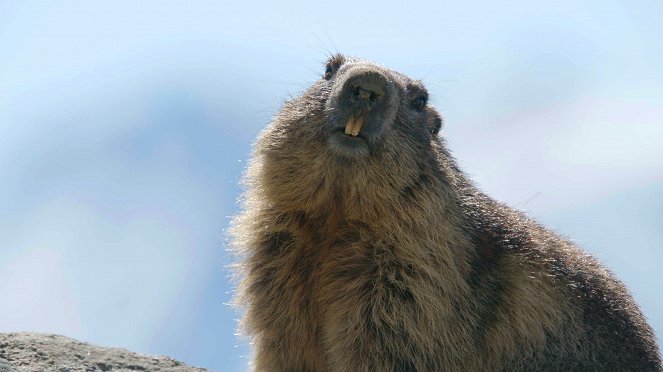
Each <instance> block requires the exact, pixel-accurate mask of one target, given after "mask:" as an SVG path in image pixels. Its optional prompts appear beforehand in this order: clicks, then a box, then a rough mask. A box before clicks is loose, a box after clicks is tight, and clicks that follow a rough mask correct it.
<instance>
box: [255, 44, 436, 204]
mask: <svg viewBox="0 0 663 372" xmlns="http://www.w3.org/2000/svg"><path fill="white" fill-rule="evenodd" d="M441 126H442V118H441V116H440V114H439V113H438V112H437V111H436V110H435V109H434V108H433V107H431V106H430V105H429V104H428V92H427V91H426V88H425V87H424V86H423V84H422V83H421V82H419V81H417V80H413V79H410V78H409V77H407V76H405V75H403V74H400V73H398V72H395V71H391V70H389V69H387V68H384V67H382V66H379V65H376V64H374V63H371V62H367V61H363V60H360V59H356V58H350V57H345V56H342V55H335V56H333V57H331V58H330V59H329V61H328V62H327V65H326V68H325V70H324V73H323V74H322V76H321V78H320V79H319V80H317V81H316V82H315V83H314V84H313V85H312V86H311V87H310V88H309V89H308V90H307V91H305V92H304V93H303V94H302V95H301V96H300V97H297V98H294V99H292V100H290V101H287V102H286V103H285V105H284V107H283V109H282V110H281V112H280V113H278V114H277V115H276V117H275V119H274V120H273V121H272V123H271V124H270V125H269V126H268V127H267V129H266V130H265V131H264V132H263V133H262V134H261V136H260V139H259V140H258V142H257V144H256V152H255V154H254V163H253V164H254V165H253V166H252V168H253V169H250V170H249V181H250V179H251V178H252V177H254V178H255V177H259V179H256V180H255V181H257V182H255V185H260V187H261V188H264V189H263V190H262V191H263V192H264V193H265V195H264V196H265V197H268V198H271V199H272V200H270V203H278V204H279V205H282V206H289V207H294V206H296V207H295V209H305V210H309V209H311V208H313V209H316V208H318V209H319V208H320V207H330V206H331V204H332V203H334V205H335V206H336V207H339V206H340V207H342V204H343V203H342V202H343V201H344V200H347V199H351V200H352V201H351V202H350V203H351V204H352V203H354V205H358V204H362V203H363V202H366V203H369V204H370V203H379V202H389V199H393V198H394V197H396V196H397V195H398V194H399V193H402V192H403V190H404V189H406V188H407V187H409V186H410V185H412V184H414V183H417V182H418V180H419V181H420V179H421V177H427V178H428V179H430V178H436V177H434V176H433V175H431V173H438V172H435V171H434V170H433V171H432V168H439V166H440V164H439V160H440V159H441V158H442V157H444V156H441V155H443V154H446V152H445V151H444V149H443V146H442V142H441V141H440V139H439V138H438V132H439V130H440V127H441ZM339 203H340V204H341V205H339ZM366 206H367V205H366Z"/></svg>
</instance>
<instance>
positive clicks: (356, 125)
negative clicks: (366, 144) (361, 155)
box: [352, 116, 364, 137]
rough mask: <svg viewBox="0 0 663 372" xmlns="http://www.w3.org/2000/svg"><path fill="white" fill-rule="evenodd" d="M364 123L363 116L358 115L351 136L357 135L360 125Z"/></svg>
mask: <svg viewBox="0 0 663 372" xmlns="http://www.w3.org/2000/svg"><path fill="white" fill-rule="evenodd" d="M363 125H364V117H363V116H359V117H357V118H356V119H355V125H354V127H353V128H352V137H357V136H358V135H359V131H360V130H361V127H362V126H363Z"/></svg>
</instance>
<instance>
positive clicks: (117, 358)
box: [0, 333, 209, 372]
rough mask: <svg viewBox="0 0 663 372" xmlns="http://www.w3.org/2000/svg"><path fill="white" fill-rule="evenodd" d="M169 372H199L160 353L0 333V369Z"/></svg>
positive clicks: (11, 371)
mask: <svg viewBox="0 0 663 372" xmlns="http://www.w3.org/2000/svg"><path fill="white" fill-rule="evenodd" d="M24 371H25V372H27V371H49V372H50V371H57V372H79V371H86V372H88V371H90V372H91V371H134V372H135V371H169V372H194V371H197V372H202V371H209V370H207V369H203V368H195V367H189V366H187V365H185V364H184V363H181V362H178V361H176V360H173V359H171V358H168V357H163V356H148V355H141V354H137V353H133V352H131V351H128V350H124V349H117V348H107V347H100V346H95V345H90V344H88V343H84V342H79V341H76V340H73V339H71V338H67V337H63V336H57V335H48V334H40V333H2V334H0V372H24Z"/></svg>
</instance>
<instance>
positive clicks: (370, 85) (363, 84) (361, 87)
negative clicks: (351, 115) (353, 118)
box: [346, 71, 387, 111]
mask: <svg viewBox="0 0 663 372" xmlns="http://www.w3.org/2000/svg"><path fill="white" fill-rule="evenodd" d="M346 84H347V85H346V89H349V90H350V101H351V102H352V104H353V106H355V108H356V109H360V110H362V111H364V110H369V111H370V110H371V109H372V108H373V106H374V105H375V104H376V103H378V102H380V101H381V100H383V99H384V95H385V92H386V85H387V79H386V78H385V77H384V75H382V74H381V73H379V72H376V71H361V72H358V73H357V75H356V76H353V77H351V78H349V79H348V81H347V83H346Z"/></svg>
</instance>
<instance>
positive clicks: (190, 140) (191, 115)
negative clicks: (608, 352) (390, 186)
mask: <svg viewBox="0 0 663 372" xmlns="http://www.w3.org/2000/svg"><path fill="white" fill-rule="evenodd" d="M661 19H663V3H661V2H660V1H658V0H642V1H640V0H636V1H612V0H602V1H585V2H577V1H571V0H568V1H555V2H532V1H506V2H505V1H501V2H492V1H473V0H470V1H456V2H445V1H430V2H422V3H418V2H400V3H393V4H391V3H385V2H382V3H380V4H369V3H368V2H343V1H336V2H326V3H320V4H314V3H312V2H309V1H301V2H296V1H295V2H289V3H282V2H273V3H269V2H264V3H261V2H251V1H241V2H237V1H235V2H225V1H181V2H176V1H174V2H161V1H141V2H135V1H113V2H90V1H68V2H48V3H47V2H36V1H35V2H24V1H9V2H8V1H1V0H0V332H11V331H37V332H50V333H59V334H63V335H66V336H70V337H75V338H78V339H81V340H85V341H89V342H93V343H96V344H100V345H104V346H114V347H124V348H128V349H131V350H133V351H137V352H141V353H149V354H166V355H169V356H171V357H174V358H176V359H179V360H182V361H184V362H186V363H188V364H192V365H196V366H201V367H207V368H212V369H214V370H217V371H243V370H246V366H247V363H248V354H249V348H248V346H247V342H246V340H243V339H241V338H238V337H236V335H235V332H236V331H235V328H236V319H237V318H238V317H239V314H238V313H237V312H236V311H235V310H233V309H232V308H231V307H230V306H229V305H228V302H229V301H230V298H231V295H232V283H231V281H230V272H229V270H228V269H227V266H228V265H229V264H230V263H231V262H232V257H231V256H230V255H229V254H228V253H227V252H226V250H225V249H226V247H225V229H226V228H227V225H228V222H229V219H230V216H232V215H234V214H235V213H237V211H238V203H237V198H238V197H239V195H240V193H241V187H240V185H239V181H240V179H241V174H242V171H243V169H244V167H245V164H246V160H247V158H248V157H249V154H250V149H251V144H252V142H253V141H254V139H255V138H256V136H257V134H258V133H259V131H260V130H261V128H263V127H264V126H265V125H266V124H267V123H268V122H269V120H270V117H272V115H273V114H274V113H275V112H276V111H277V110H278V109H279V108H280V106H281V104H282V102H283V100H284V99H286V98H287V97H289V96H291V95H297V94H299V93H300V92H302V91H303V90H304V89H305V88H306V87H307V86H308V85H310V84H311V83H312V82H314V81H315V80H316V79H318V78H319V77H320V76H321V75H322V74H323V73H324V62H325V60H326V58H327V57H328V56H329V55H330V54H331V53H335V52H337V51H338V52H342V53H345V54H349V55H356V56H361V57H364V58H367V59H370V60H373V61H376V62H379V63H380V64H383V65H385V66H387V67H390V68H392V69H395V70H397V71H400V72H403V73H405V74H407V75H409V76H411V77H413V78H418V79H422V80H423V82H424V83H425V84H426V85H427V87H428V89H429V91H430V93H431V96H432V103H433V104H434V105H435V106H436V107H438V108H439V109H440V110H441V111H442V112H443V113H444V115H445V118H446V124H445V127H444V128H443V135H444V136H445V137H446V139H447V141H448V144H449V146H450V148H451V149H452V151H453V152H454V154H455V156H456V157H457V158H458V159H459V162H460V164H461V166H462V167H463V169H465V171H466V172H467V173H468V174H469V175H470V176H471V177H472V178H473V179H474V180H476V181H477V182H478V184H479V185H480V186H481V187H482V189H484V190H485V191H486V192H488V193H489V194H491V195H493V196H494V197H496V198H497V199H499V200H502V201H504V202H507V203H508V204H510V205H512V206H514V207H516V208H519V209H522V210H525V211H527V212H528V213H529V214H530V215H532V216H534V217H535V218H537V219H538V220H540V221H541V222H543V223H545V224H546V225H548V226H550V227H552V228H554V229H556V230H557V231H559V232H561V233H562V234H565V235H567V236H569V237H571V238H572V239H573V240H574V241H576V242H578V243H579V244H581V245H582V246H583V247H584V248H586V249H587V250H589V251H591V252H593V253H594V254H595V255H597V256H598V257H599V258H600V259H601V260H602V261H603V262H604V263H605V264H606V265H607V266H609V267H610V268H611V269H612V270H613V271H614V272H615V273H616V274H617V275H618V276H619V277H620V278H621V279H622V280H624V281H625V282H626V284H627V285H628V286H629V288H630V289H631V291H632V292H633V294H634V296H635V298H636V300H637V301H638V302H639V303H640V305H641V306H642V309H643V311H644V312H645V314H646V316H647V317H648V319H649V320H650V323H651V324H652V326H653V327H654V328H655V329H656V332H657V335H658V337H659V340H660V339H661V335H662V334H663V291H661V290H660V283H661V281H662V280H663V274H662V273H663V270H662V269H661V268H660V266H661V265H662V264H663V250H662V248H663V22H661Z"/></svg>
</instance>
